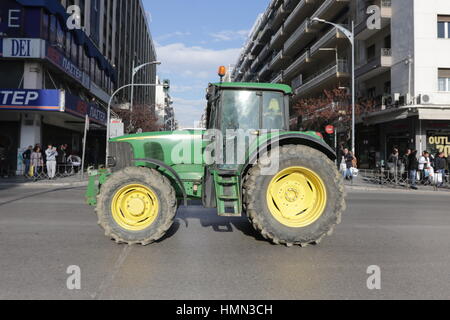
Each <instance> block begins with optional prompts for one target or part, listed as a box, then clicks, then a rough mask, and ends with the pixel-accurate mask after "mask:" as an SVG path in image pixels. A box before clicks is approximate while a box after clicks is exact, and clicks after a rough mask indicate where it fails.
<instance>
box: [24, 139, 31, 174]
mask: <svg viewBox="0 0 450 320" xmlns="http://www.w3.org/2000/svg"><path fill="white" fill-rule="evenodd" d="M32 153H33V146H29V147H28V149H27V150H26V151H25V152H24V153H22V158H23V164H24V165H25V171H24V172H23V175H24V176H25V177H28V173H29V171H30V165H31V154H32Z"/></svg>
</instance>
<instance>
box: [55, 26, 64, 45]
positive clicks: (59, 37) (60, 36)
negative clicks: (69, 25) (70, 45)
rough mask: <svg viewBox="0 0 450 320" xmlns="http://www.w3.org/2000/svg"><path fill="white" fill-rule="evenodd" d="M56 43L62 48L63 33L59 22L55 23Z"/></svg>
mask: <svg viewBox="0 0 450 320" xmlns="http://www.w3.org/2000/svg"><path fill="white" fill-rule="evenodd" d="M56 41H57V43H58V44H59V45H60V46H61V47H63V46H64V31H63V29H62V27H61V24H60V23H59V21H56Z"/></svg>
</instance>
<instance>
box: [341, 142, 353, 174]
mask: <svg viewBox="0 0 450 320" xmlns="http://www.w3.org/2000/svg"><path fill="white" fill-rule="evenodd" d="M354 160H355V157H353V154H352V153H351V152H350V151H349V150H348V149H347V148H345V149H344V156H343V161H344V162H345V166H346V169H345V171H344V174H343V175H344V179H345V180H353V173H352V168H353V161H354Z"/></svg>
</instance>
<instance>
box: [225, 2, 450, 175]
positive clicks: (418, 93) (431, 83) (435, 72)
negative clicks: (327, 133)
mask: <svg viewBox="0 0 450 320" xmlns="http://www.w3.org/2000/svg"><path fill="white" fill-rule="evenodd" d="M371 6H376V7H371ZM374 8H376V9H375V11H373V10H374ZM449 13H450V2H449V1H446V0H431V1H420V0H395V1H391V0H285V1H283V0H274V1H271V2H270V5H269V7H268V8H267V10H266V12H264V13H263V14H262V15H260V16H259V18H258V21H257V22H256V24H255V26H254V28H253V30H252V32H251V35H250V37H249V39H248V41H247V43H246V44H245V46H244V48H243V50H242V53H241V55H240V57H239V59H238V61H237V64H236V68H235V69H234V71H233V75H232V78H233V79H234V81H250V82H252V81H257V82H274V83H276V82H279V83H285V84H289V85H291V86H292V87H293V89H294V92H295V94H294V97H293V99H294V101H295V100H296V99H297V100H298V99H303V98H314V97H318V96H320V95H322V94H323V92H324V90H332V89H336V88H348V89H349V88H350V86H351V84H350V81H351V68H350V67H351V46H350V42H349V41H348V39H347V37H346V36H345V35H344V34H342V33H341V32H339V31H338V30H337V29H336V28H334V27H332V26H330V25H327V24H323V23H316V22H313V21H312V19H313V18H320V19H324V20H327V21H330V22H333V23H337V24H340V25H343V26H344V27H347V28H348V29H350V26H351V23H352V21H353V22H354V23H355V53H356V59H355V63H356V68H355V78H356V94H357V99H358V100H360V99H362V100H368V99H370V100H371V101H373V104H374V106H375V107H374V108H373V110H371V111H370V113H369V114H367V113H364V114H363V115H360V116H358V121H357V122H358V126H357V131H356V136H357V150H356V151H357V156H358V158H359V160H360V163H361V165H362V167H370V168H371V167H376V166H379V165H381V164H382V163H383V161H384V160H385V159H386V158H387V157H388V156H389V154H390V151H391V150H392V148H394V147H397V148H400V151H401V152H405V151H406V149H408V148H413V149H417V150H418V151H419V152H421V151H423V150H426V149H427V150H429V151H431V152H433V153H435V152H437V151H440V150H443V151H444V152H446V154H447V155H448V153H449V151H450V150H449V148H450V146H449V145H448V144H449V140H450V135H449V134H450V131H449V129H450V109H449V108H450V83H449V81H450V69H449V66H450V55H448V52H450V51H449V49H450V29H449V28H450V15H449ZM374 18H379V19H375V20H374ZM370 22H372V23H375V27H372V26H371V25H370V24H369V23H370ZM317 129H318V130H321V129H322V128H317ZM348 136H349V135H348V134H347V133H343V134H342V137H348Z"/></svg>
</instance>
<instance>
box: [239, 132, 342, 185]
mask: <svg viewBox="0 0 450 320" xmlns="http://www.w3.org/2000/svg"><path fill="white" fill-rule="evenodd" d="M288 144H297V145H306V146H309V147H311V148H314V149H317V150H319V151H321V152H322V153H324V154H325V155H326V156H327V157H328V158H330V160H332V161H335V160H336V159H337V156H336V153H335V152H334V150H333V149H332V148H331V147H330V146H329V145H328V144H327V143H326V142H325V141H323V140H321V139H318V138H314V137H312V136H310V135H307V134H302V133H288V134H282V135H279V136H277V137H274V138H271V139H269V140H267V141H265V142H264V143H263V144H261V145H260V146H259V148H258V149H257V150H256V151H254V152H253V153H252V154H251V155H250V157H249V160H248V162H247V164H246V165H245V166H244V168H243V170H242V171H241V178H243V177H244V176H245V174H246V173H247V172H248V170H249V169H250V168H251V167H252V166H253V165H254V164H255V163H256V162H257V160H258V155H259V154H264V153H266V152H267V151H268V150H270V148H271V146H273V145H276V146H283V145H288Z"/></svg>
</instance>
